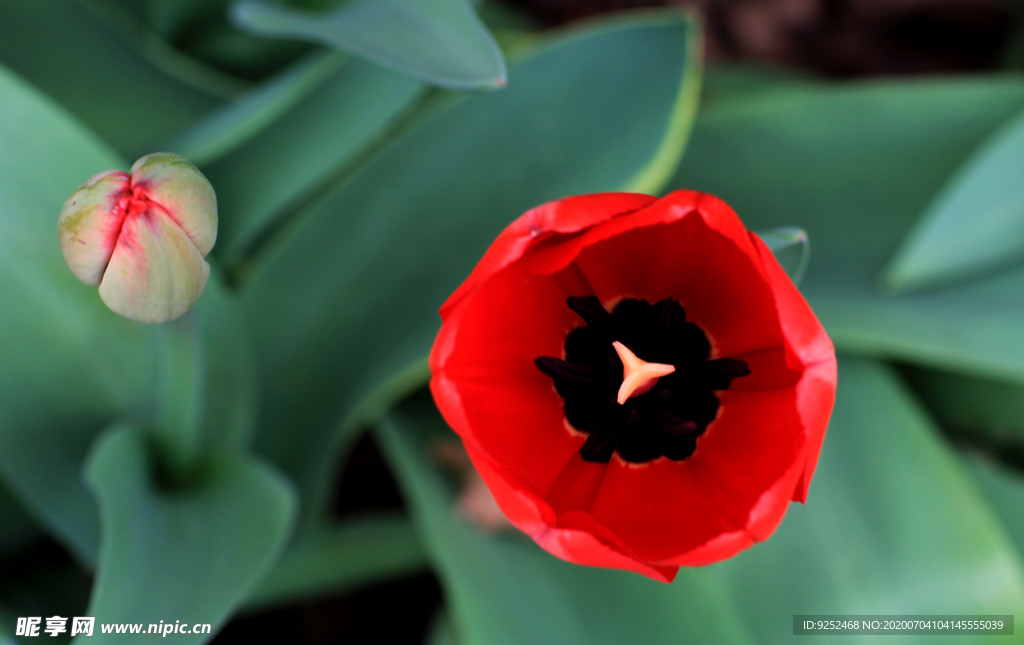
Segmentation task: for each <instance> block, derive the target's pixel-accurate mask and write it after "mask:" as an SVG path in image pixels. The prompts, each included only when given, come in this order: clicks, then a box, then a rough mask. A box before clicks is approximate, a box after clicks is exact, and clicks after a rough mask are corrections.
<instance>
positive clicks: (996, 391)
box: [905, 367, 1024, 448]
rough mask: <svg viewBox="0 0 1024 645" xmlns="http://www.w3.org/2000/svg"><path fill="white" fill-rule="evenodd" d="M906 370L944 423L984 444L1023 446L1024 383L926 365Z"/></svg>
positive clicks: (934, 412)
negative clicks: (934, 368) (976, 375)
mask: <svg viewBox="0 0 1024 645" xmlns="http://www.w3.org/2000/svg"><path fill="white" fill-rule="evenodd" d="M905 373H906V376H907V379H908V381H909V382H910V384H911V386H912V387H913V388H914V390H915V392H916V394H917V395H918V396H919V397H920V398H921V400H922V401H923V402H924V404H925V405H926V406H927V407H928V409H929V411H931V413H932V414H933V415H934V416H935V419H936V420H937V421H938V422H939V423H941V424H942V425H943V426H945V427H947V428H950V429H952V430H953V431H955V432H956V433H957V434H960V435H964V436H965V437H971V438H973V439H974V440H975V441H978V442H980V443H981V444H987V445H990V446H993V447H997V446H1001V445H1018V446H1021V447H1022V448H1024V385H1021V384H1020V383H1019V382H1018V383H1014V382H1008V381H1000V380H996V379H989V378H978V377H974V376H970V375H967V374H958V373H955V372H948V371H940V370H933V369H927V368H917V367H909V368H907V369H906V370H905Z"/></svg>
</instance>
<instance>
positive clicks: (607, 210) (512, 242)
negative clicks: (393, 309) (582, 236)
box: [441, 193, 657, 320]
mask: <svg viewBox="0 0 1024 645" xmlns="http://www.w3.org/2000/svg"><path fill="white" fill-rule="evenodd" d="M655 201H657V198H656V197H651V196H650V195H638V194H635V193H597V194H594V195H579V196H576V197H566V198H564V199H559V200H557V201H553V202H548V203H546V204H542V205H540V206H538V207H536V208H532V209H530V210H528V211H526V212H525V213H523V214H522V215H521V216H520V217H519V218H517V219H516V220H515V221H514V222H512V223H511V224H509V225H508V227H507V228H506V229H505V230H504V231H502V232H501V234H500V235H499V236H498V238H497V239H496V240H494V243H493V244H491V246H490V248H488V249H487V252H486V253H484V257H483V258H482V259H481V260H480V262H479V263H477V265H476V267H475V268H474V269H473V272H472V273H470V274H469V277H468V278H466V281H465V282H463V283H462V284H461V285H460V286H459V288H458V289H456V290H455V293H453V294H452V295H451V296H449V297H448V300H446V301H445V303H444V304H443V305H441V318H442V320H444V319H446V318H447V317H448V312H449V310H450V309H451V308H452V307H453V306H454V305H455V303H457V302H458V301H459V300H461V299H462V298H463V297H464V296H465V295H466V294H467V293H469V292H470V291H472V290H473V289H474V288H476V287H477V286H479V285H480V283H481V282H483V281H484V280H486V279H487V278H488V277H490V276H491V275H493V274H494V273H495V272H497V271H500V270H501V269H503V268H505V267H506V266H508V265H509V264H512V263H513V262H515V261H516V260H518V259H519V258H521V257H522V256H523V254H524V253H526V251H527V250H528V249H529V248H530V247H531V246H533V245H534V244H537V243H539V242H542V241H544V240H545V239H548V238H549V237H550V236H551V234H554V233H576V232H579V231H582V230H584V229H586V228H588V227H591V226H593V225H594V224H597V223H599V222H603V221H605V220H609V219H611V218H613V217H615V216H617V215H621V214H623V213H628V212H630V211H635V210H637V209H638V208H643V207H644V206H647V205H649V204H651V203H653V202H655Z"/></svg>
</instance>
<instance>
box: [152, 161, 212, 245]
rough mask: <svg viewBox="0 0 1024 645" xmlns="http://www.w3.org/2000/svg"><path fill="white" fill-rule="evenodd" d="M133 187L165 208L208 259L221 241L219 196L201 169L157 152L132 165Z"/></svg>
mask: <svg viewBox="0 0 1024 645" xmlns="http://www.w3.org/2000/svg"><path fill="white" fill-rule="evenodd" d="M132 186H133V187H134V188H135V189H136V190H137V191H141V192H142V194H144V195H145V196H146V197H148V198H149V199H150V200H151V201H153V202H154V203H156V204H158V205H160V206H161V207H163V209H164V211H165V212H166V213H167V215H169V216H170V217H171V218H172V219H173V220H174V221H175V222H177V224H178V226H180V227H181V229H182V230H183V231H185V234H186V235H188V237H189V239H190V240H192V243H193V244H194V245H195V247H196V248H197V249H198V250H199V252H200V253H201V254H202V255H203V257H205V256H206V254H208V253H209V252H210V250H211V249H212V248H213V245H214V243H215V242H216V241H217V195H216V194H215V193H214V192H213V186H211V185H210V182H209V181H207V180H206V177H204V176H203V174H202V173H201V172H199V169H198V168H196V167H195V166H193V165H192V164H191V163H189V162H188V161H187V160H185V159H184V158H183V157H180V156H178V155H176V154H174V153H171V152H154V153H153V154H149V155H146V156H145V157H142V158H141V159H139V160H138V161H136V162H135V164H134V165H133V166H132Z"/></svg>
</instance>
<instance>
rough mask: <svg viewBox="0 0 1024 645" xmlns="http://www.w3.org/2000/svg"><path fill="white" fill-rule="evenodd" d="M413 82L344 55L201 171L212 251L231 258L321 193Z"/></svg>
mask: <svg viewBox="0 0 1024 645" xmlns="http://www.w3.org/2000/svg"><path fill="white" fill-rule="evenodd" d="M422 88H423V86H422V85H421V84H420V83H417V82H416V81H414V80H412V79H410V78H408V77H406V76H403V75H402V74H398V73H396V72H391V71H388V70H385V69H382V68H380V67H378V66H376V65H373V64H372V63H367V62H366V61H363V60H360V59H356V58H351V59H348V60H346V61H345V62H344V63H343V64H341V65H340V67H339V68H337V69H336V70H335V71H334V72H333V73H332V74H331V76H330V77H329V78H327V79H326V80H325V81H323V82H322V83H321V84H320V85H319V87H317V88H316V89H315V90H314V91H313V92H312V93H310V94H309V96H307V97H306V98H305V99H304V100H303V101H302V102H301V103H299V104H298V105H296V106H294V107H293V108H292V109H291V110H289V111H288V112H287V113H285V114H283V115H282V116H281V117H280V118H278V119H277V121H275V122H274V123H273V124H271V125H269V126H267V127H266V129H265V130H264V131H263V132H261V133H260V134H259V135H258V136H256V137H255V138H252V139H250V140H249V141H248V142H246V143H245V144H244V145H241V146H239V147H237V148H236V149H235V150H233V151H232V152H231V153H229V154H227V155H225V156H224V157H222V158H220V159H218V160H217V161H215V162H213V163H211V164H208V165H206V166H204V167H203V172H204V173H205V174H206V176H207V177H208V178H209V180H210V182H211V183H212V184H213V187H214V189H215V190H216V191H217V203H218V210H219V214H220V231H219V234H218V240H217V248H215V249H214V254H215V255H218V256H220V257H222V258H225V260H227V261H229V262H230V261H232V260H237V259H238V258H239V257H240V256H241V255H242V253H243V251H244V250H245V249H246V247H247V245H249V244H251V243H253V242H254V241H255V240H257V239H259V237H260V236H261V235H263V234H265V233H266V232H267V230H268V228H269V227H271V226H272V225H274V224H275V223H277V221H278V219H279V218H280V217H281V216H282V211H284V210H286V209H288V208H289V207H291V208H294V207H295V204H296V202H301V201H302V200H303V199H307V198H309V196H310V195H311V194H313V193H315V192H316V190H317V189H319V188H322V186H323V185H324V184H325V183H329V182H330V180H331V179H332V178H333V176H334V175H335V174H336V173H338V172H340V171H342V170H344V169H345V167H346V165H347V164H349V163H351V162H352V161H353V160H354V159H355V158H356V157H357V156H358V155H359V154H360V153H362V152H363V151H364V150H365V148H366V147H367V146H368V145H369V144H371V143H372V142H374V141H375V140H376V139H377V138H378V137H380V136H381V134H382V133H383V132H384V131H385V130H386V128H387V127H388V126H389V125H390V124H391V123H392V121H393V120H394V119H395V118H396V117H397V116H398V115H399V114H401V113H402V112H403V111H404V110H405V109H406V108H408V107H409V106H410V105H411V104H412V102H413V101H414V100H415V99H416V98H417V97H418V96H419V95H420V93H421V90H422Z"/></svg>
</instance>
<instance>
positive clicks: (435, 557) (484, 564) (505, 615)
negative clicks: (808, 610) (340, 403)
mask: <svg viewBox="0 0 1024 645" xmlns="http://www.w3.org/2000/svg"><path fill="white" fill-rule="evenodd" d="M377 436H378V438H379V439H380V442H381V447H382V448H384V450H385V454H386V455H387V457H388V460H389V462H390V463H391V465H392V467H393V469H394V471H395V473H396V475H397V476H398V479H399V483H400V484H401V486H402V490H403V491H404V493H405V496H406V499H407V500H408V502H409V503H410V505H411V507H412V513H413V518H414V519H415V521H416V525H417V527H418V528H419V530H420V533H421V535H422V536H423V541H424V544H425V545H426V547H427V549H428V553H429V555H430V556H431V559H432V561H433V562H434V564H435V566H436V567H437V570H438V573H439V575H440V576H441V580H442V583H443V585H444V589H445V598H446V601H447V606H448V610H449V612H450V616H451V618H452V621H453V622H454V625H455V627H456V630H455V631H456V632H457V633H458V634H459V636H460V642H462V643H465V644H466V645H473V644H476V643H479V644H481V645H484V644H486V645H501V644H503V643H515V644H517V645H525V644H527V643H538V644H539V645H541V644H543V645H547V644H549V643H566V644H571V643H580V644H586V645H600V644H602V643H609V644H611V643H616V644H618V643H651V644H657V643H665V644H669V643H672V644H678V643H753V642H755V641H754V640H753V639H752V638H751V637H750V635H748V634H746V633H745V632H744V629H743V626H742V625H741V623H740V622H739V621H738V620H737V616H736V614H735V613H734V610H733V608H732V607H731V606H730V604H729V602H728V599H727V598H725V597H724V596H723V594H722V592H723V589H722V588H721V586H720V585H719V584H718V583H717V582H716V581H714V580H713V579H710V578H709V577H708V576H706V575H704V574H703V573H702V571H701V570H700V569H682V570H680V572H679V576H678V578H677V579H676V581H675V582H674V583H673V584H671V585H666V584H664V583H661V582H656V581H654V580H650V579H648V578H644V577H642V576H639V575H637V574H634V573H629V572H625V571H612V570H608V569H595V568H589V567H582V566H577V565H574V564H569V563H567V562H563V561H561V560H558V559H557V558H555V557H554V556H552V555H549V554H548V553H545V552H544V551H542V550H541V549H540V548H539V547H538V546H536V545H535V544H534V543H533V542H531V541H530V540H529V539H527V538H525V537H524V536H522V535H520V534H515V535H511V534H510V535H504V536H498V537H492V536H488V535H485V534H483V533H481V532H480V531H478V530H477V529H475V528H473V527H471V526H470V525H468V524H467V523H466V522H465V521H463V520H462V519H461V518H460V517H459V516H458V515H457V513H456V511H455V498H454V495H453V492H452V490H451V487H450V485H449V484H448V482H447V481H446V479H445V477H444V476H443V475H442V473H441V472H440V471H439V469H438V467H437V466H436V465H434V464H432V463H430V461H429V460H428V458H427V455H428V453H429V452H430V444H431V440H432V439H433V438H437V437H451V436H452V435H451V432H450V431H449V430H447V427H446V426H445V425H444V421H443V420H442V419H441V417H440V415H439V414H438V413H437V411H436V410H435V409H434V407H433V403H432V402H431V401H430V400H429V398H428V397H426V396H423V397H420V398H419V399H418V400H414V401H412V402H410V403H406V404H403V405H402V406H400V407H399V408H398V409H397V410H396V411H394V412H392V413H391V414H389V415H388V416H387V417H385V419H384V421H383V422H382V423H381V426H380V428H379V431H378V434H377ZM787 624H788V623H787Z"/></svg>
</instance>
